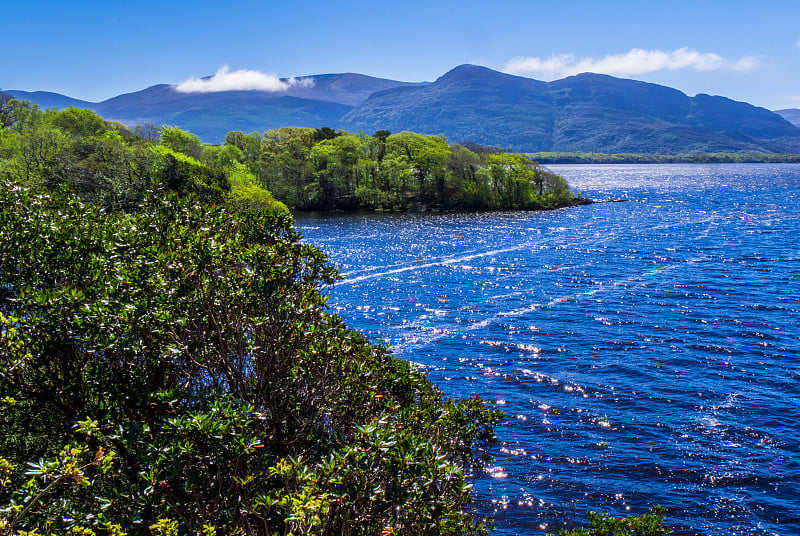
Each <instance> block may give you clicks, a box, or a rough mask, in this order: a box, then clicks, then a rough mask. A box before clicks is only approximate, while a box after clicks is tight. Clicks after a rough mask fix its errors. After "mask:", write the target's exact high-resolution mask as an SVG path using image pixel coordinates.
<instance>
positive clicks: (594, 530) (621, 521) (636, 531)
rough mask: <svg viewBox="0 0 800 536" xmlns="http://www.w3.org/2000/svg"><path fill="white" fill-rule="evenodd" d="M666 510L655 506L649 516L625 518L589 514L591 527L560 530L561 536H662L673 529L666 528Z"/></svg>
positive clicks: (605, 514)
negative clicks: (664, 523)
mask: <svg viewBox="0 0 800 536" xmlns="http://www.w3.org/2000/svg"><path fill="white" fill-rule="evenodd" d="M664 512H665V510H664V508H663V507H661V506H654V507H652V508H651V509H650V512H649V513H647V514H642V515H641V516H629V517H625V518H618V517H611V515H609V514H607V513H599V514H598V513H595V512H589V527H588V528H583V527H582V528H577V529H572V530H560V531H558V535H559V536H661V535H663V534H670V533H671V532H672V529H670V528H667V527H664V525H663V522H664ZM550 536H552V535H550Z"/></svg>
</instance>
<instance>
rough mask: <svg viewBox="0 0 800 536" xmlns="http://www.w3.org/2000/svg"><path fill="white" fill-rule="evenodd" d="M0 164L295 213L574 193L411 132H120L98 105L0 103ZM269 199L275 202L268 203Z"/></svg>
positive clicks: (118, 199)
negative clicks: (213, 137) (217, 138)
mask: <svg viewBox="0 0 800 536" xmlns="http://www.w3.org/2000/svg"><path fill="white" fill-rule="evenodd" d="M2 110H3V111H2V116H3V120H4V122H5V123H6V125H5V128H4V129H3V130H2V137H0V165H2V168H0V171H2V172H4V173H7V174H9V175H10V176H11V177H12V178H14V179H15V180H18V181H20V182H22V183H25V184H30V185H37V186H41V187H46V188H53V187H54V186H55V185H57V184H63V183H69V184H71V186H72V188H73V189H74V191H75V192H76V193H78V194H79V195H83V196H86V197H91V198H92V199H94V200H96V201H100V202H102V203H104V204H106V205H108V206H115V207H131V206H135V205H136V203H137V202H138V200H139V199H140V198H141V196H142V192H144V190H145V188H146V186H147V184H148V183H149V182H150V181H151V180H153V178H155V177H159V178H160V179H161V180H162V181H163V182H165V183H166V184H168V185H169V186H170V187H171V188H173V189H175V190H178V191H182V192H188V191H192V192H194V193H196V194H200V195H202V196H203V198H204V199H206V200H209V201H220V200H223V199H224V200H226V201H228V202H235V203H239V204H242V203H245V204H250V205H273V204H276V203H283V204H284V205H285V206H286V207H288V208H289V209H292V210H334V209H337V210H354V209H365V210H395V211H406V210H425V209H440V210H452V209H476V210H487V209H488V210H496V209H544V208H555V207H559V206H565V205H569V204H571V203H573V202H574V201H575V199H574V196H573V194H572V192H571V191H570V190H569V187H568V185H567V183H566V181H564V179H563V178H562V177H559V176H558V175H555V174H553V173H550V172H549V171H548V170H546V169H545V168H543V167H541V166H540V165H539V164H537V163H536V162H534V161H532V160H530V159H529V158H526V157H525V156H523V155H519V154H512V153H508V152H504V151H502V150H498V149H497V148H493V147H482V146H479V145H476V144H463V145H462V144H450V143H448V142H447V140H445V139H444V138H443V137H441V136H427V135H420V134H414V133H411V132H401V133H397V134H391V133H389V132H387V131H378V132H376V133H375V134H373V135H372V136H368V135H366V134H363V133H358V134H351V133H347V132H344V131H335V130H333V129H330V128H326V127H323V128H318V129H311V128H300V127H283V128H279V129H274V130H269V131H267V132H265V133H264V134H263V135H262V134H260V133H258V132H254V133H251V134H244V133H242V132H239V131H234V132H229V133H228V134H227V136H226V137H225V142H224V143H223V144H222V145H209V144H204V143H202V142H201V141H200V139H199V138H198V137H197V136H195V135H194V134H192V133H190V132H186V131H183V130H181V129H180V128H177V127H170V126H164V127H161V128H160V129H157V128H155V127H153V126H152V125H145V126H137V127H134V128H132V129H128V128H126V127H125V126H123V125H121V124H119V123H115V122H109V121H105V120H103V119H102V118H101V117H99V116H98V115H97V114H95V113H94V112H91V111H89V110H80V109H76V108H68V109H66V110H63V111H57V110H46V111H45V110H40V109H38V108H37V107H36V106H35V105H34V106H30V105H28V104H26V103H21V102H19V101H13V100H12V101H10V102H8V103H6V105H5V106H4V107H3V108H2ZM276 206H277V205H276Z"/></svg>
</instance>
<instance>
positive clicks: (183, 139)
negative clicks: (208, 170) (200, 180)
mask: <svg viewBox="0 0 800 536" xmlns="http://www.w3.org/2000/svg"><path fill="white" fill-rule="evenodd" d="M160 139H161V141H160V142H159V143H160V144H161V145H162V146H164V147H166V148H168V149H171V150H172V151H174V152H176V153H181V154H184V155H186V156H190V157H192V158H200V156H201V155H202V154H203V143H202V142H201V141H200V138H198V137H197V136H195V135H194V134H192V133H191V132H186V131H185V130H181V129H180V128H178V127H171V126H168V125H164V126H163V127H161V135H160Z"/></svg>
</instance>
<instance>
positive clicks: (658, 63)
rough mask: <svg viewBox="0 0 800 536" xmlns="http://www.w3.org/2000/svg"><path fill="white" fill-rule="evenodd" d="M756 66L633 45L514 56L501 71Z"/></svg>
mask: <svg viewBox="0 0 800 536" xmlns="http://www.w3.org/2000/svg"><path fill="white" fill-rule="evenodd" d="M758 66H759V62H758V60H757V59H756V58H754V57H750V56H745V57H742V58H740V59H738V60H729V59H726V58H723V57H722V56H720V55H719V54H716V53H713V52H698V51H696V50H692V49H690V48H688V47H683V48H679V49H677V50H673V51H672V52H664V51H661V50H644V49H641V48H634V49H632V50H631V51H629V52H626V53H624V54H610V55H608V56H605V57H603V58H577V57H575V56H574V55H571V54H562V55H555V56H550V57H549V58H547V59H542V58H536V57H517V58H514V59H512V60H511V61H509V62H508V63H507V64H506V66H505V68H504V69H503V70H504V71H505V72H508V73H511V74H536V75H538V76H543V77H548V78H563V77H565V76H572V75H575V74H579V73H586V72H592V73H602V74H609V75H612V76H632V75H641V74H646V73H652V72H656V71H664V70H669V71H676V70H680V69H693V70H696V71H717V70H729V71H752V70H754V69H757V68H758Z"/></svg>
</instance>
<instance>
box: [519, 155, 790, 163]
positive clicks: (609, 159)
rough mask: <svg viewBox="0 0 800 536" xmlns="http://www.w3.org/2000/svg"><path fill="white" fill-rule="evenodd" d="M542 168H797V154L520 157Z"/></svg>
mask: <svg viewBox="0 0 800 536" xmlns="http://www.w3.org/2000/svg"><path fill="white" fill-rule="evenodd" d="M522 154H524V155H525V156H526V157H528V158H530V159H531V160H534V161H535V162H538V163H540V164H542V165H559V164H800V154H787V153H692V154H677V155H664V154H661V155H656V154H635V153H578V152H575V153H555V152H539V153H522Z"/></svg>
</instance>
